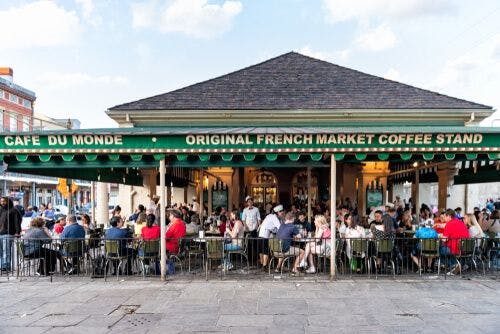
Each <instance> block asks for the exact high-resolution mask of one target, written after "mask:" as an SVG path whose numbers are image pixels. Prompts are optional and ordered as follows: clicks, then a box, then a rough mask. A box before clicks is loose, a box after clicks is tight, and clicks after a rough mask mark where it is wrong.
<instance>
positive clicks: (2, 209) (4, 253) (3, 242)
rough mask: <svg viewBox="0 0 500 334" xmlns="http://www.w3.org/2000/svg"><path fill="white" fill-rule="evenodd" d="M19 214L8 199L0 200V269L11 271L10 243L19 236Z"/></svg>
mask: <svg viewBox="0 0 500 334" xmlns="http://www.w3.org/2000/svg"><path fill="white" fill-rule="evenodd" d="M21 220H22V217H21V214H20V213H19V211H17V210H16V209H15V208H14V203H12V200H11V199H10V198H8V197H1V198H0V269H1V270H2V271H10V270H11V260H12V259H11V256H12V241H13V237H14V236H19V235H20V234H21Z"/></svg>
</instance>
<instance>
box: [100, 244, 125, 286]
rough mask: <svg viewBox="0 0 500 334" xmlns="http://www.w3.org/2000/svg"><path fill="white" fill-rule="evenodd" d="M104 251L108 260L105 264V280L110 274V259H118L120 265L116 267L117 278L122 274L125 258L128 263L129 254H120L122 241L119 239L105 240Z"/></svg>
mask: <svg viewBox="0 0 500 334" xmlns="http://www.w3.org/2000/svg"><path fill="white" fill-rule="evenodd" d="M104 252H105V256H106V262H105V264H104V281H106V278H107V275H108V264H109V262H110V261H117V262H118V266H117V267H116V280H118V277H119V275H120V268H121V266H122V263H123V260H125V264H127V258H128V256H127V255H121V254H120V241H119V240H106V241H104Z"/></svg>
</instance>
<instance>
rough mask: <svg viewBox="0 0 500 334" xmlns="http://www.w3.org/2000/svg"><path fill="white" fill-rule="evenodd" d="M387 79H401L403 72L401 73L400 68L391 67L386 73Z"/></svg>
mask: <svg viewBox="0 0 500 334" xmlns="http://www.w3.org/2000/svg"><path fill="white" fill-rule="evenodd" d="M384 78H385V79H389V80H394V81H400V80H401V74H400V73H399V71H398V70H396V69H395V68H392V67H391V68H390V69H388V70H387V72H386V73H385V74H384Z"/></svg>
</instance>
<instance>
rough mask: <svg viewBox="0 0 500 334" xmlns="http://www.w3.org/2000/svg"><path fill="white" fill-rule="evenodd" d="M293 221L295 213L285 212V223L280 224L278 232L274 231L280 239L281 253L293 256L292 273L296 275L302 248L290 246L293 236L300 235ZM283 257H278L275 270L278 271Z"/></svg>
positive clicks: (301, 256) (302, 251)
mask: <svg viewBox="0 0 500 334" xmlns="http://www.w3.org/2000/svg"><path fill="white" fill-rule="evenodd" d="M294 221H295V215H294V214H293V212H287V213H286V215H285V223H284V224H281V225H280V227H279V229H278V232H277V233H276V237H277V238H278V239H280V240H281V251H282V252H283V254H284V255H285V256H286V255H291V256H295V257H296V258H295V262H294V264H293V269H292V275H293V276H294V275H296V274H297V273H298V270H297V268H298V266H299V263H300V261H302V258H303V257H304V250H303V249H302V248H299V247H294V246H292V240H293V238H295V237H301V235H300V233H299V230H298V228H297V226H295V225H294V224H293V223H294ZM282 262H283V259H282V258H280V259H278V266H277V268H276V271H279V270H280V268H281V265H282Z"/></svg>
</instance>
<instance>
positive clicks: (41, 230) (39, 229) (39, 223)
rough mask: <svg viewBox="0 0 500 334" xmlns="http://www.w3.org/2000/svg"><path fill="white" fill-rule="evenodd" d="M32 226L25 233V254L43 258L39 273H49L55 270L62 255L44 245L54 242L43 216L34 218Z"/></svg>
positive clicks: (30, 256)
mask: <svg viewBox="0 0 500 334" xmlns="http://www.w3.org/2000/svg"><path fill="white" fill-rule="evenodd" d="M30 226H31V227H30V228H29V229H28V230H27V231H26V233H25V234H24V235H23V244H24V254H23V255H24V256H26V257H29V258H39V257H40V258H41V260H40V266H39V268H38V272H37V273H38V274H40V275H48V274H49V273H52V272H55V270H56V262H57V258H60V255H59V253H58V252H57V251H55V250H53V249H50V248H47V247H43V245H45V244H50V243H51V242H52V238H51V236H50V231H49V229H48V228H47V227H45V220H44V219H43V218H41V217H37V218H34V219H33V220H32V221H31V225H30Z"/></svg>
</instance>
